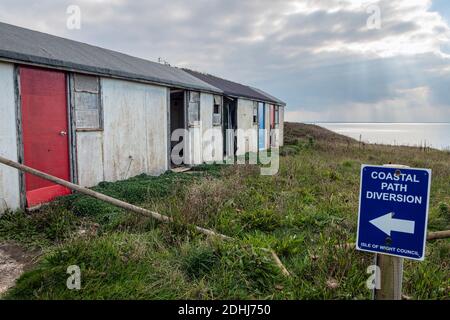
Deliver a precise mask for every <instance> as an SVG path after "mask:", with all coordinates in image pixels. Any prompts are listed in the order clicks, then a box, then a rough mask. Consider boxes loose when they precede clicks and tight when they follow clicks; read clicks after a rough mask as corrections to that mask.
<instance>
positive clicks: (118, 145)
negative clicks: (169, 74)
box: [77, 78, 168, 186]
mask: <svg viewBox="0 0 450 320" xmlns="http://www.w3.org/2000/svg"><path fill="white" fill-rule="evenodd" d="M101 82H102V92H101V94H102V101H103V117H104V130H103V132H78V133H77V159H78V178H79V183H80V184H81V185H84V186H94V185H96V184H98V183H99V182H101V181H110V182H113V181H118V180H124V179H128V178H130V177H133V176H136V175H139V174H142V173H145V174H149V175H159V174H161V173H163V172H165V171H166V170H167V169H168V158H167V152H168V145H167V143H168V140H167V139H168V137H167V90H168V89H167V88H165V87H160V86H153V85H147V84H140V83H134V82H130V81H123V80H115V79H106V78H102V79H101Z"/></svg>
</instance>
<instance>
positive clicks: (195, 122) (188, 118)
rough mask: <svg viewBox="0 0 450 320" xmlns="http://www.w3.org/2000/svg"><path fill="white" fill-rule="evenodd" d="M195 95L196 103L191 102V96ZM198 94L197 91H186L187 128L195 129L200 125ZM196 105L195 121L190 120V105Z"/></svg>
mask: <svg viewBox="0 0 450 320" xmlns="http://www.w3.org/2000/svg"><path fill="white" fill-rule="evenodd" d="M193 94H196V95H197V96H198V101H192V102H191V99H192V95H193ZM200 100H201V98H200V92H199V91H188V97H187V123H188V126H189V127H196V126H198V125H200V121H201V115H200ZM194 103H195V104H197V119H195V120H192V119H191V104H194Z"/></svg>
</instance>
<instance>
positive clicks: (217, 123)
mask: <svg viewBox="0 0 450 320" xmlns="http://www.w3.org/2000/svg"><path fill="white" fill-rule="evenodd" d="M284 107H285V103H283V102H282V101H280V100H278V99H276V98H275V97H273V96H271V95H269V94H267V93H265V92H263V91H261V90H259V89H256V88H252V87H249V86H245V85H242V84H238V83H235V82H231V81H228V80H225V79H221V78H218V77H214V76H211V75H208V74H203V73H199V72H195V71H192V70H184V69H179V68H175V67H171V66H168V65H163V64H159V63H156V62H151V61H147V60H144V59H139V58H135V57H132V56H129V55H125V54H122V53H119V52H115V51H111V50H107V49H103V48H99V47H95V46H91V45H87V44H84V43H80V42H76V41H72V40H68V39H64V38H60V37H56V36H52V35H49V34H45V33H40V32H36V31H32V30H28V29H24V28H20V27H16V26H13V25H9V24H4V23H0V155H1V156H3V157H5V158H8V159H10V160H13V161H17V162H20V163H23V164H25V165H27V166H29V167H32V168H35V169H38V170H40V171H43V172H46V173H48V174H51V175H53V176H56V177H59V178H62V179H65V180H67V181H71V182H74V183H77V184H80V185H82V186H85V187H92V186H95V185H97V184H98V183H100V182H102V181H110V182H114V181H118V180H124V179H128V178H130V177H133V176H136V175H139V174H143V173H144V174H149V175H159V174H161V173H163V172H165V171H167V170H169V169H171V168H173V167H174V166H177V165H186V166H192V165H196V164H201V163H204V162H210V161H217V162H221V161H223V160H224V159H227V158H229V157H234V156H237V155H242V154H245V153H246V152H258V151H259V150H266V149H269V148H271V147H279V146H281V145H282V144H283V119H284ZM177 129H180V130H181V132H183V133H184V134H183V136H182V137H181V138H180V137H178V136H176V135H175V134H174V132H176V131H177ZM239 129H244V131H245V132H247V133H245V134H243V133H240V130H239ZM258 129H260V130H258ZM180 130H178V131H180ZM206 132H210V133H212V134H204V133H206ZM248 132H253V134H248ZM172 140H174V141H172ZM180 144H181V145H182V147H183V148H182V151H181V152H180V155H181V156H182V159H183V161H182V163H177V162H176V161H175V162H174V161H173V157H172V156H171V154H172V150H174V149H175V148H176V147H177V145H178V146H179V145H180ZM205 150H208V152H205ZM68 193H70V190H68V189H66V188H64V187H62V186H59V185H56V184H53V183H51V182H48V181H45V180H43V179H40V178H37V177H34V176H32V175H29V174H21V173H19V172H18V171H17V170H15V169H12V168H9V167H6V166H4V165H1V164H0V213H1V212H3V211H5V210H7V209H10V210H15V209H18V208H27V207H28V208H29V207H34V206H37V205H40V204H42V203H46V202H49V201H51V200H53V199H54V198H56V197H58V196H62V195H66V194H68Z"/></svg>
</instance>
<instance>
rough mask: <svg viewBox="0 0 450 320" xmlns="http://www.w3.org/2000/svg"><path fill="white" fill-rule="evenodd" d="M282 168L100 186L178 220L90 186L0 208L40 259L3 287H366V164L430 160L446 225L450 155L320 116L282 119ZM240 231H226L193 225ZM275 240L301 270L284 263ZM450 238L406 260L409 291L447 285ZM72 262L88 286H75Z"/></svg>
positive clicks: (427, 292)
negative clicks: (350, 131)
mask: <svg viewBox="0 0 450 320" xmlns="http://www.w3.org/2000/svg"><path fill="white" fill-rule="evenodd" d="M285 135H286V146H285V147H283V149H282V150H281V154H282V158H281V160H280V171H279V173H278V175H275V176H261V175H260V174H259V169H258V167H256V166H250V165H239V166H207V165H205V166H200V167H198V168H196V169H195V171H194V172H192V173H181V174H173V173H166V174H164V175H162V176H160V177H149V176H145V175H142V176H138V177H135V178H132V179H130V180H127V181H123V182H117V183H101V184H100V185H99V186H97V187H96V188H95V189H96V190H97V191H99V192H103V193H106V194H108V195H111V196H114V197H117V198H119V199H122V200H125V201H128V202H131V203H133V204H137V205H140V206H143V207H145V208H148V209H152V210H155V211H158V212H160V213H162V214H166V215H170V216H172V217H174V218H175V221H176V223H174V224H173V225H170V226H168V225H163V224H159V223H156V222H154V221H152V220H150V219H148V218H143V217H138V216H136V215H134V214H131V213H127V212H124V211H123V210H121V209H117V208H115V207H113V206H110V205H107V204H104V203H102V202H100V201H98V200H95V199H90V198H87V197H85V196H82V195H72V196H69V197H65V198H61V199H60V200H59V201H57V202H55V203H54V204H52V205H50V206H48V207H46V208H44V209H42V210H41V211H40V212H37V213H35V214H33V215H27V214H24V213H21V212H16V213H9V214H6V215H4V216H3V217H2V218H1V219H0V239H3V240H5V241H6V240H8V241H15V242H17V243H20V244H22V245H23V246H26V247H29V248H33V247H38V248H40V249H41V250H42V252H43V254H42V256H41V257H40V260H39V263H38V264H37V266H36V267H35V268H34V269H33V270H30V271H28V272H26V273H25V274H23V275H22V277H21V278H20V279H19V281H18V283H17V285H16V286H15V287H14V288H13V289H11V290H10V291H9V292H8V293H7V295H6V296H5V298H6V299H369V298H370V296H371V292H370V291H369V290H368V289H366V287H365V282H366V280H367V278H368V276H369V275H368V274H367V273H366V269H367V267H368V266H369V265H371V264H372V260H373V259H372V258H373V256H372V255H371V254H367V253H362V252H358V251H356V250H354V249H349V248H345V247H343V246H342V247H341V246H339V244H345V243H348V242H353V241H354V240H355V235H356V222H357V221H356V220H357V207H358V192H359V170H360V165H361V164H362V163H369V164H384V163H401V164H405V165H410V166H413V167H424V168H431V169H433V184H432V193H431V202H430V217H429V230H430V231H438V230H446V229H450V153H449V152H441V151H437V150H427V151H426V152H425V151H423V150H420V149H417V148H410V147H390V146H381V145H362V146H360V145H359V144H358V143H357V142H355V141H353V140H352V139H349V138H346V137H342V136H340V135H336V134H334V133H331V132H329V131H327V130H325V129H321V128H318V127H316V126H311V125H300V124H287V125H286V131H285ZM184 223H188V224H197V225H201V226H204V227H207V228H212V229H214V230H216V231H218V232H220V233H223V234H226V235H228V236H231V237H234V238H235V239H237V240H235V241H231V242H226V243H224V242H220V241H217V240H213V239H207V238H206V237H205V236H203V235H200V234H198V233H197V232H195V231H193V229H192V228H189V227H185V226H184ZM261 248H271V249H273V250H275V252H276V253H277V254H278V255H279V257H280V258H281V260H282V262H283V264H284V265H285V266H286V267H287V269H288V270H289V271H290V273H291V274H292V277H289V278H287V277H285V276H283V275H282V274H281V272H280V270H279V269H278V268H277V267H276V266H275V264H274V262H273V260H272V258H271V257H270V254H268V253H267V252H266V251H263V250H261ZM449 257H450V241H449V240H438V241H432V242H429V243H428V245H427V256H426V260H425V262H413V261H406V262H405V274H404V293H405V295H407V296H410V297H411V298H413V299H448V298H449V297H450V291H449V289H450V282H449V279H450V259H449ZM70 265H78V266H80V268H81V276H82V280H81V281H82V289H81V290H80V291H72V290H68V289H67V288H66V280H67V277H68V274H66V269H67V267H68V266H70Z"/></svg>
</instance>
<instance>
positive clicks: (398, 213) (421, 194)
mask: <svg viewBox="0 0 450 320" xmlns="http://www.w3.org/2000/svg"><path fill="white" fill-rule="evenodd" d="M430 185H431V170H429V169H413V168H392V167H380V166H370V165H363V166H362V168H361V191H360V199H359V216H358V234H357V249H358V250H362V251H369V252H375V253H383V254H388V255H393V256H398V257H403V258H408V259H414V260H423V259H424V257H425V242H426V234H427V221H428V204H429V197H430Z"/></svg>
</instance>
